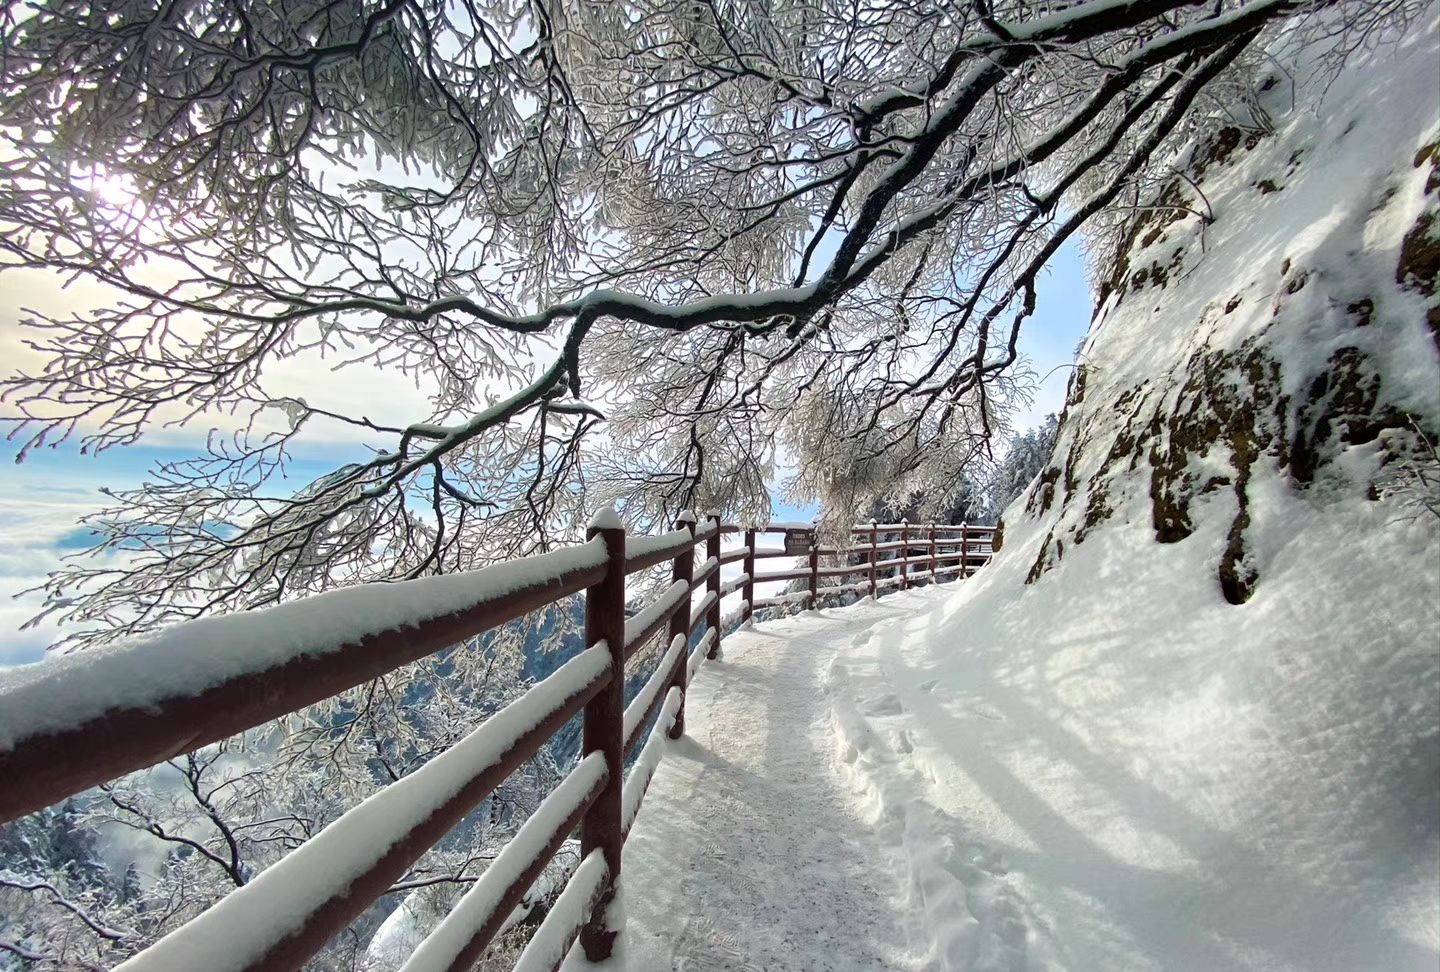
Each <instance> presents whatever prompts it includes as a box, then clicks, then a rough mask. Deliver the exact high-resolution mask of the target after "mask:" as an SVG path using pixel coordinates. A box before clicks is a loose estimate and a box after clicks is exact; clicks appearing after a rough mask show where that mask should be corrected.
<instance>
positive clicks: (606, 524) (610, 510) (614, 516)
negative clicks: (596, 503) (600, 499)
mask: <svg viewBox="0 0 1440 972" xmlns="http://www.w3.org/2000/svg"><path fill="white" fill-rule="evenodd" d="M590 529H592V530H623V529H625V521H624V520H622V519H620V514H619V513H617V512H616V511H615V504H614V503H611V504H610V505H609V506H605V507H602V508H600V509H599V510H597V511H596V512H595V515H594V516H593V517H592V518H591V519H590Z"/></svg>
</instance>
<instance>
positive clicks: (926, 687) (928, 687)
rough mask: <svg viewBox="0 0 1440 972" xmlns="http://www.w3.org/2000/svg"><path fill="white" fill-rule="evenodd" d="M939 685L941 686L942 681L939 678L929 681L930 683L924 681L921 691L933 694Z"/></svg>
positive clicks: (921, 684)
mask: <svg viewBox="0 0 1440 972" xmlns="http://www.w3.org/2000/svg"><path fill="white" fill-rule="evenodd" d="M939 684H940V680H939V679H938V678H932V679H929V680H928V681H924V682H921V683H920V691H922V692H933V691H935V686H937V685H939Z"/></svg>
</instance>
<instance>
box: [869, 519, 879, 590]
mask: <svg viewBox="0 0 1440 972" xmlns="http://www.w3.org/2000/svg"><path fill="white" fill-rule="evenodd" d="M878 539H879V532H878V531H877V530H876V528H875V521H874V520H871V521H870V599H871V600H872V601H873V600H874V599H875V596H876V595H875V558H876V556H877V555H878V554H879V551H878V550H876V549H875V547H876V544H877V543H878Z"/></svg>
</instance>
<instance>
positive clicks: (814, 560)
mask: <svg viewBox="0 0 1440 972" xmlns="http://www.w3.org/2000/svg"><path fill="white" fill-rule="evenodd" d="M819 593H820V548H819V547H817V546H816V545H815V541H814V540H813V539H812V540H811V541H810V610H812V611H813V610H815V605H816V604H817V603H818V602H819Z"/></svg>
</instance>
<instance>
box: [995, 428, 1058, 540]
mask: <svg viewBox="0 0 1440 972" xmlns="http://www.w3.org/2000/svg"><path fill="white" fill-rule="evenodd" d="M1059 429H1060V420H1059V419H1058V418H1057V417H1056V416H1055V415H1054V414H1053V413H1052V414H1050V415H1047V416H1045V421H1044V422H1043V423H1042V424H1040V425H1038V426H1036V427H1035V428H1033V429H1030V430H1028V431H1027V432H1024V433H1023V434H1021V435H1016V436H1012V437H1011V439H1010V445H1009V446H1008V447H1007V448H1006V450H1005V455H1004V457H1003V458H1002V459H1001V460H1000V462H999V464H998V465H997V466H996V468H995V472H994V474H993V475H992V476H991V477H990V482H989V484H988V489H987V493H988V496H987V497H986V512H987V514H988V515H989V517H990V518H992V519H993V518H995V517H999V516H1000V515H1001V514H1002V513H1004V512H1005V507H1007V506H1009V505H1010V504H1011V503H1012V502H1013V501H1014V499H1015V497H1017V496H1019V495H1020V494H1021V493H1023V492H1024V491H1025V487H1026V486H1029V485H1030V483H1031V482H1032V481H1033V480H1034V479H1035V477H1036V476H1038V475H1040V473H1041V472H1043V471H1044V469H1045V466H1046V464H1048V463H1049V462H1050V452H1051V450H1053V449H1054V448H1055V435H1056V433H1057V432H1058V431H1059Z"/></svg>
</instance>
